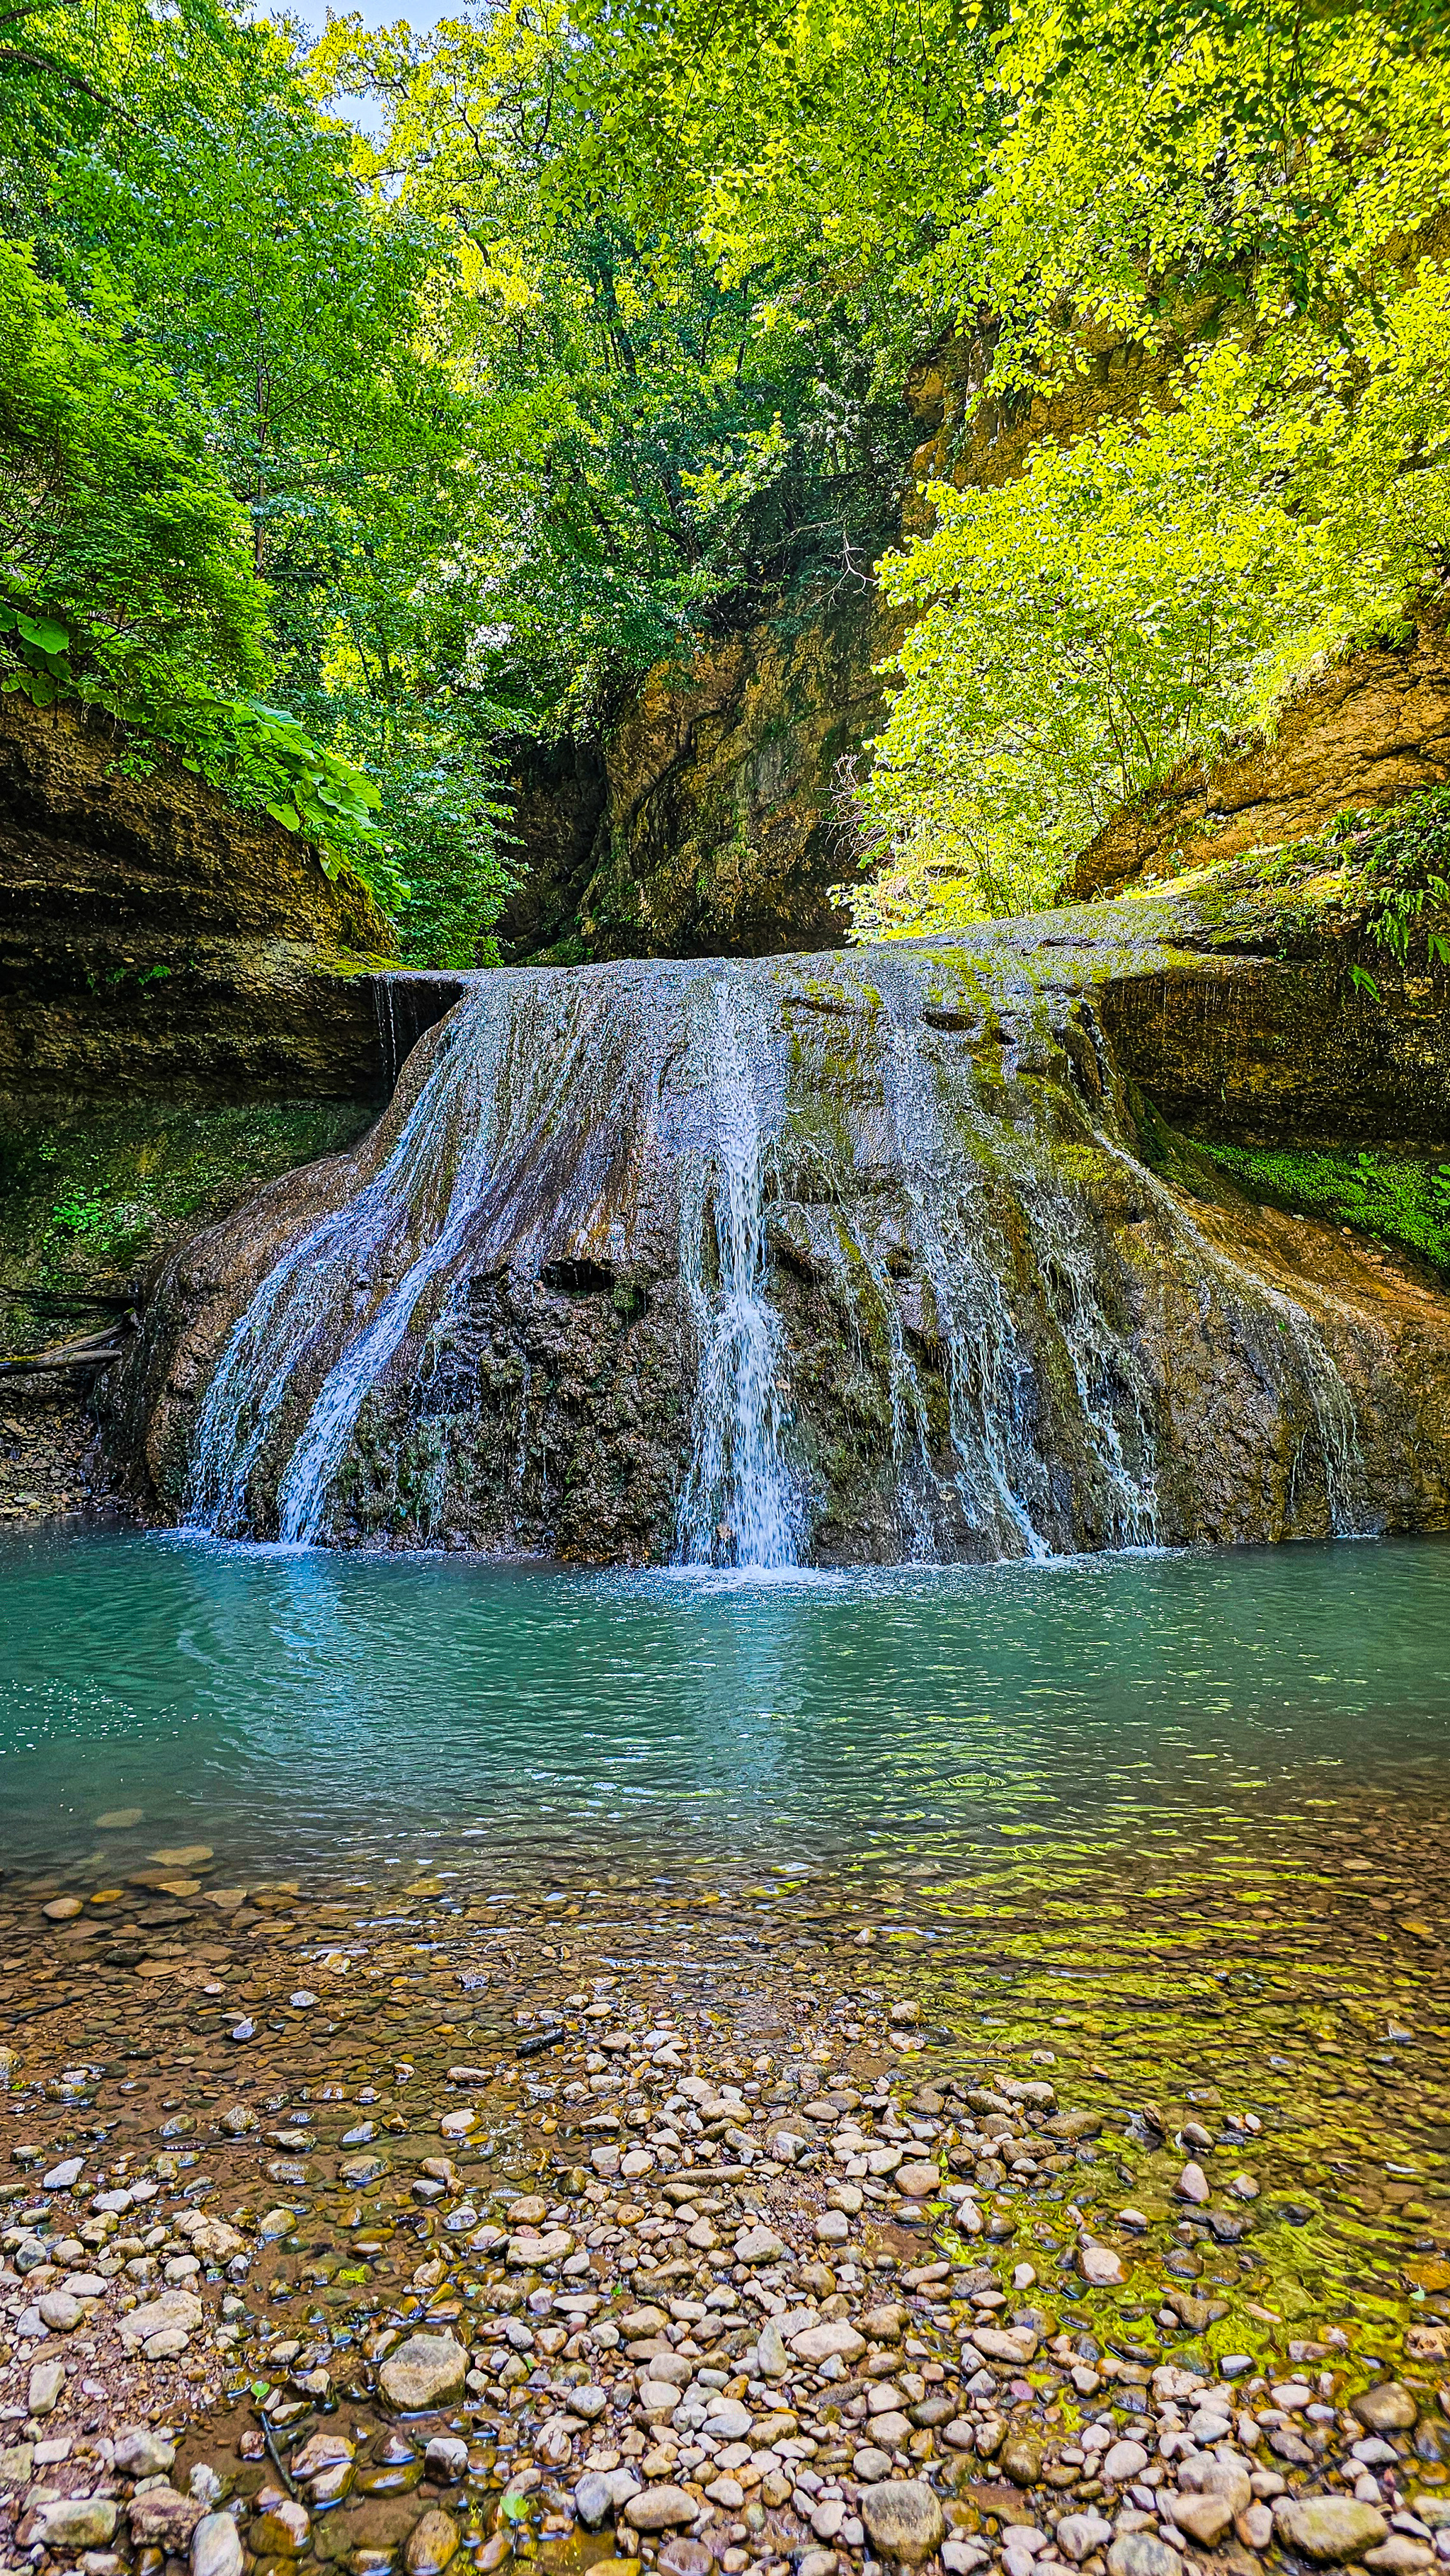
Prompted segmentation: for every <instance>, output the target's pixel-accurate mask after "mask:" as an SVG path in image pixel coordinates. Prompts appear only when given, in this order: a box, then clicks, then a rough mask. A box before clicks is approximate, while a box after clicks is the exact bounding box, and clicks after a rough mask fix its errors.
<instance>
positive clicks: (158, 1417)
mask: <svg viewBox="0 0 1450 2576" xmlns="http://www.w3.org/2000/svg"><path fill="white" fill-rule="evenodd" d="M1354 939H1355V930H1354V926H1353V919H1352V913H1351V912H1350V910H1348V909H1347V908H1346V907H1345V906H1344V905H1343V904H1342V903H1341V902H1340V901H1339V900H1338V895H1337V892H1336V890H1335V888H1334V887H1333V886H1332V885H1331V884H1324V883H1316V881H1314V880H1312V879H1308V878H1306V879H1304V880H1303V881H1302V882H1300V883H1298V884H1296V885H1294V886H1292V887H1287V886H1283V885H1280V886H1279V887H1277V888H1276V889H1274V890H1273V891H1271V892H1265V891H1264V889H1263V888H1261V887H1260V886H1258V885H1256V884H1255V883H1254V882H1253V881H1252V879H1251V878H1250V877H1238V878H1236V877H1235V876H1234V875H1233V874H1232V872H1229V873H1228V874H1226V875H1224V876H1221V877H1220V878H1219V879H1216V880H1214V881H1212V882H1211V883H1209V884H1206V885H1205V884H1203V883H1199V884H1197V885H1195V886H1193V887H1191V888H1190V887H1185V888H1184V889H1183V890H1181V891H1169V892H1166V893H1164V894H1161V895H1159V896H1156V897H1139V898H1130V899H1127V900H1124V901H1120V902H1119V903H1118V904H1116V905H1112V904H1110V905H1103V906H1093V907H1088V908H1086V909H1080V910H1078V911H1066V912H1062V913H1058V914H1049V915H1044V916H1040V917H1037V918H1034V919H1032V920H1030V921H1024V922H1017V923H998V924H986V925H983V926H982V928H981V930H980V932H978V933H975V934H974V935H973V937H972V939H971V941H970V942H969V943H966V942H959V943H954V942H951V941H926V942H921V943H901V944H900V945H898V946H894V947H892V948H890V949H884V950H877V951H869V950H857V951H853V952H851V954H850V955H849V956H846V957H841V956H839V955H834V956H833V955H831V954H829V953H827V954H824V955H821V954H818V955H816V956H804V957H802V956H793V957H790V958H787V959H780V960H769V961H758V962H756V963H752V964H743V965H742V964H739V963H735V964H731V963H727V962H725V961H719V960H714V961H702V962H701V963H699V964H698V965H689V964H681V965H663V964H661V965H650V964H632V965H628V966H616V967H610V968H607V969H606V968H599V967H594V968H583V969H576V970H573V971H572V972H560V971H558V970H549V969H543V970H539V969H533V970H512V971H506V972H504V973H502V974H498V975H494V976H490V977H483V978H480V979H479V980H478V982H477V984H476V985H475V986H474V987H473V988H472V989H471V990H470V991H469V992H468V993H466V994H465V996H464V998H463V999H462V1001H461V1002H460V1003H459V1005H458V1007H457V1008H456V1010H455V1011H454V1012H453V1013H451V1014H450V1016H449V1017H448V1018H447V1019H446V1020H445V1021H443V1022H442V1023H441V1024H440V1025H439V1026H438V1027H437V1028H436V1029H435V1030H433V1031H432V1032H430V1033H429V1034H428V1035H426V1036H425V1037H424V1039H423V1040H422V1042H421V1043H420V1045H419V1046H418V1048H417V1049H416V1050H415V1052H414V1054H413V1056H412V1058H411V1059H410V1061H409V1064H408V1066H407V1067H406V1069H405V1072H404V1075H403V1078H402V1081H401V1082H400V1085H399V1090H398V1094H397V1096H396V1098H395V1100H394V1102H393V1104H392V1106H391V1108H390V1109H389V1111H388V1113H387V1116H386V1117H385V1118H384V1120H383V1121H382V1123H381V1124H380V1126H379V1127H378V1128H377V1129H376V1131H375V1132H374V1133H373V1134H372V1135H371V1136H370V1137H368V1138H367V1139H365V1140H364V1141H363V1142H362V1143H361V1144H360V1145H359V1146H358V1147H357V1148H356V1149H355V1150H354V1151H353V1152H352V1153H351V1154H347V1155H343V1156H339V1157H334V1158H333V1159H331V1160H330V1161H328V1162H324V1163H320V1164H317V1165H314V1166H313V1167H312V1168H311V1169H310V1170H308V1171H303V1172H299V1173H294V1174H291V1175H289V1176H288V1177H287V1178H286V1179H284V1180H281V1181H279V1182H277V1183H275V1184H274V1185H273V1186H272V1187H271V1188H270V1189H269V1190H267V1191H265V1192H263V1193H262V1194H261V1196H260V1197H258V1198H257V1199H255V1200H253V1201H252V1202H251V1203H250V1204H249V1205H247V1206H245V1207H243V1208H240V1209H239V1210H237V1211H236V1213H235V1214H234V1215H233V1216H231V1217H229V1218H228V1219H226V1220H225V1221H224V1222H223V1223H222V1224H221V1225H220V1226H218V1227H216V1228H213V1229H211V1230H210V1231H208V1232H205V1233H203V1234H201V1235H199V1236H197V1237H195V1238H194V1239H192V1240H191V1241H189V1242H188V1243H186V1244H185V1245H184V1246H183V1247H181V1248H179V1249H178V1251H177V1252H176V1254H175V1255H174V1256H173V1257H172V1259H171V1261H170V1263H169V1264H168V1266H167V1269H166V1271H165V1274H164V1277H163V1279H162V1280H161V1283H160V1285H159V1289H158V1292H157V1295H156V1297H155V1299H154V1301H153V1304H152V1307H151V1310H150V1313H149V1316H148V1320H147V1325H146V1329H145V1332H144V1334H143V1336H142V1339H141V1341H140V1343H139V1344H138V1346H137V1349H136V1351H135V1354H134V1356H133V1357H132V1358H131V1359H130V1360H128V1362H127V1363H126V1364H125V1366H124V1368H123V1369H122V1370H121V1371H118V1372H117V1375H116V1379H115V1382H114V1385H113V1388H112V1391H111V1395H110V1399H109V1400H110V1402H111V1404H112V1405H113V1407H114V1421H115V1430H114V1435H113V1436H114V1438H115V1441H116V1444H117V1450H118V1454H120V1455H123V1456H124V1457H125V1458H126V1459H127V1460H128V1461H129V1469H130V1473H131V1476H132V1478H133V1480H134V1485H135V1490H136V1491H137V1493H138V1495H139V1497H140V1499H141V1500H142V1502H143V1504H144V1506H145V1507H146V1508H148V1509H151V1510H155V1511H159V1512H160V1513H162V1514H163V1516H165V1515H170V1514H173V1513H175V1512H176V1511H177V1509H178V1508H179V1506H180V1505H181V1502H182V1499H183V1497H184V1496H185V1497H187V1498H188V1507H189V1508H190V1509H191V1510H193V1511H197V1512H200V1513H202V1514H203V1516H204V1517H206V1518H207V1519H209V1520H210V1522H211V1523H212V1525H214V1526H215V1527H217V1528H218V1529H220V1530H224V1531H225V1530H232V1531H251V1532H256V1533H259V1534H264V1535H265V1534H273V1533H277V1532H279V1531H280V1533H281V1534H282V1535H283V1536H285V1537H289V1538H299V1537H300V1538H319V1537H320V1538H324V1539H327V1540H330V1541H332V1542H333V1543H336V1544H342V1545H348V1544H358V1543H369V1544H377V1543H379V1542H382V1543H386V1544H392V1545H399V1546H414V1545H420V1544H424V1545H437V1544H446V1545H452V1546H476V1547H484V1548H491V1549H505V1550H526V1551H560V1552H562V1553H565V1554H569V1555H578V1556H583V1557H590V1558H595V1559H605V1560H609V1559H638V1558H646V1559H648V1558H657V1557H659V1556H661V1555H663V1554H666V1553H668V1552H669V1551H670V1550H671V1549H672V1548H681V1547H682V1548H683V1549H684V1551H685V1553H686V1554H687V1555H691V1556H695V1557H701V1556H703V1557H706V1558H713V1559H715V1560H717V1561H720V1560H723V1561H731V1560H732V1559H733V1558H736V1557H739V1558H742V1559H744V1560H746V1561H750V1562H757V1563H758V1562H765V1563H769V1562H779V1561H782V1560H783V1558H784V1557H787V1556H789V1555H791V1554H793V1553H795V1552H797V1551H798V1552H799V1553H801V1554H803V1555H805V1556H809V1557H812V1558H815V1559H817V1560H821V1561H857V1560H861V1559H867V1560H871V1559H891V1558H896V1557H901V1556H906V1555H913V1554H927V1555H931V1554H936V1555H940V1556H943V1557H982V1556H993V1555H1001V1554H1007V1555H1012V1554H1023V1553H1028V1552H1035V1551H1038V1550H1057V1549H1064V1548H1066V1549H1072V1548H1079V1547H1100V1546H1111V1545H1120V1544H1123V1543H1125V1542H1132V1541H1142V1540H1145V1539H1149V1538H1153V1539H1157V1540H1161V1541H1164V1542H1182V1541H1192V1540H1214V1541H1227V1540H1233V1541H1245V1540H1265V1539H1277V1538H1284V1537H1293V1536H1324V1535H1328V1534H1331V1533H1347V1532H1350V1531H1353V1530H1362V1529H1370V1528H1442V1527H1445V1526H1447V1524H1450V1298H1447V1296H1446V1294H1445V1291H1444V1287H1443V1285H1441V1284H1440V1283H1439V1282H1438V1281H1437V1280H1436V1279H1435V1278H1434V1277H1433V1276H1432V1275H1431V1273H1430V1272H1429V1271H1428V1270H1427V1269H1426V1267H1425V1265H1424V1264H1423V1262H1421V1261H1418V1260H1417V1259H1415V1258H1413V1257H1411V1256H1408V1255H1406V1254H1405V1253H1402V1252H1401V1251H1399V1250H1397V1249H1395V1248H1393V1247H1387V1246H1385V1245H1382V1244H1375V1243H1371V1242H1368V1241H1366V1240H1364V1239H1363V1238H1362V1237H1357V1236H1349V1235H1347V1234H1345V1233H1342V1232H1341V1231H1340V1229H1339V1228H1338V1227H1337V1226H1335V1225H1334V1224H1332V1223H1329V1222H1325V1221H1323V1220H1322V1219H1321V1218H1317V1217H1315V1216H1313V1215H1310V1214H1308V1213H1306V1210H1305V1206H1304V1203H1303V1201H1302V1199H1300V1200H1297V1201H1292V1200H1291V1203H1290V1204H1289V1205H1288V1206H1284V1205H1282V1204H1274V1203H1272V1201H1271V1200H1270V1199H1268V1198H1266V1197H1263V1196H1259V1195H1256V1194H1254V1193H1252V1192H1251V1191H1250V1190H1249V1189H1248V1188H1246V1187H1244V1186H1243V1185H1242V1184H1241V1182H1240V1181H1238V1180H1237V1179H1235V1178H1234V1177H1233V1176H1232V1175H1231V1173H1229V1172H1228V1171H1226V1170H1225V1169H1224V1166H1223V1162H1222V1159H1221V1155H1222V1154H1223V1153H1224V1152H1233V1151H1242V1150H1244V1148H1245V1144H1246V1141H1251V1140H1254V1139H1264V1138H1271V1139H1272V1138H1275V1137H1279V1138H1282V1137H1284V1136H1289V1137H1292V1138H1293V1139H1294V1140H1296V1142H1297V1143H1298V1144H1299V1145H1300V1146H1301V1147H1302V1145H1303V1144H1304V1143H1305V1142H1306V1141H1308V1140H1310V1139H1318V1140H1319V1141H1320V1143H1321V1144H1322V1145H1323V1147H1324V1148H1325V1149H1326V1150H1328V1151H1330V1152H1338V1153H1343V1151H1344V1149H1345V1140H1346V1138H1347V1137H1348V1138H1353V1137H1363V1138H1366V1139H1368V1138H1373V1139H1375V1140H1376V1142H1377V1143H1383V1142H1384V1141H1385V1140H1387V1139H1398V1140H1400V1143H1401V1146H1402V1148H1403V1149H1404V1150H1405V1151H1406V1153H1408V1154H1410V1156H1411V1159H1413V1156H1414V1154H1415V1153H1418V1154H1419V1156H1420V1160H1421V1162H1422V1163H1423V1162H1424V1161H1425V1160H1426V1159H1427V1154H1426V1143H1425V1140H1427V1139H1431V1138H1433V1139H1434V1140H1435V1143H1434V1145H1433V1146H1431V1147H1430V1148H1429V1149H1428V1150H1429V1154H1430V1155H1433V1153H1435V1152H1440V1153H1443V1151H1444V1139H1445V1138H1446V1136H1447V1134H1450V1034H1447V1018H1446V1013H1445V1009H1444V992H1443V989H1442V987H1443V979H1440V981H1439V983H1435V982H1433V980H1432V982H1431V984H1430V985H1428V986H1427V988H1426V989H1425V990H1424V991H1421V990H1419V989H1418V988H1417V987H1414V986H1413V985H1403V986H1402V985H1400V984H1397V983H1395V982H1394V980H1393V979H1390V978H1386V979H1385V980H1384V982H1383V983H1382V985H1381V987H1380V993H1379V997H1378V998H1377V999H1376V998H1375V997H1374V996H1372V995H1370V994H1368V993H1366V992H1364V991H1363V990H1362V989H1359V988H1357V987H1356V986H1355V984H1354V982H1353V980H1352V977H1351V975H1350V973H1349V967H1350V964H1351V963H1352V961H1353V958H1354V955H1355V949H1354ZM1432 1167H1433V1166H1432ZM1446 1249H1447V1253H1450V1239H1447V1245H1446Z"/></svg>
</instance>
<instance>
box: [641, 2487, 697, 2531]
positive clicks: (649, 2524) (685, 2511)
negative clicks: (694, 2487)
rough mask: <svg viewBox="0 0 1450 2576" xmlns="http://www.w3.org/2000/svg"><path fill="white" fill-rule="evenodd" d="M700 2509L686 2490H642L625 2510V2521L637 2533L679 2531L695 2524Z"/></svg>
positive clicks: (655, 2488)
mask: <svg viewBox="0 0 1450 2576" xmlns="http://www.w3.org/2000/svg"><path fill="white" fill-rule="evenodd" d="M699 2510H700V2508H699V2506H698V2505H697V2504H696V2502H695V2499H694V2497H693V2496H692V2495H686V2493H685V2490H684V2488H683V2487H666V2486H658V2487H642V2488H641V2489H640V2492H639V2494H638V2495H632V2496H631V2497H630V2499H629V2502H628V2503H627V2505H626V2506H625V2508H624V2519H625V2521H626V2522H627V2523H630V2524H631V2525H632V2526H633V2528H634V2529H635V2530H636V2531H678V2530H680V2529H681V2528H682V2527H683V2526H684V2525H685V2524H687V2523H691V2522H693V2521H694V2519H695V2516H696V2514H697V2513H698V2512H699Z"/></svg>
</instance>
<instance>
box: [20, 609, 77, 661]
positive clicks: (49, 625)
mask: <svg viewBox="0 0 1450 2576" xmlns="http://www.w3.org/2000/svg"><path fill="white" fill-rule="evenodd" d="M15 625H16V630H17V632H18V633H19V634H21V635H23V636H24V638H25V641H26V643H27V644H33V645H34V646H35V649H36V651H37V652H38V653H64V652H65V651H66V650H67V648H68V646H69V644H70V636H69V634H68V633H67V631H66V629H65V627H63V626H57V625H56V623H55V620H54V618H50V617H25V616H21V615H18V614H17V616H16V619H15Z"/></svg>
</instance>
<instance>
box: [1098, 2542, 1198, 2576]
mask: <svg viewBox="0 0 1450 2576" xmlns="http://www.w3.org/2000/svg"><path fill="white" fill-rule="evenodd" d="M1108 2576H1183V2561H1182V2559H1181V2558H1180V2557H1179V2555H1178V2552H1177V2550H1176V2549H1170V2548H1169V2546H1168V2543H1167V2541H1166V2540H1156V2539H1155V2538H1154V2536H1153V2534H1152V2532H1151V2531H1127V2532H1124V2534H1123V2536H1122V2538H1121V2540H1115V2541H1114V2542H1113V2545H1112V2548H1111V2549H1110V2550H1109V2551H1108Z"/></svg>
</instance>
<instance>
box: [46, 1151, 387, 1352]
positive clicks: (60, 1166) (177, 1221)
mask: <svg viewBox="0 0 1450 2576" xmlns="http://www.w3.org/2000/svg"><path fill="white" fill-rule="evenodd" d="M372 1116H373V1112H372V1111H370V1110H367V1109H363V1108H359V1107H358V1106H357V1104H356V1103H354V1102H343V1101H336V1100H302V1101H287V1102H273V1103H266V1104H253V1105H251V1106H249V1107H245V1108H239V1107H223V1108H213V1109H181V1108H170V1107H168V1106H166V1105H165V1104H164V1103H161V1102H157V1101H147V1102H144V1103H141V1104H138V1105H137V1106H135V1107H132V1108H129V1109H117V1110H105V1109H101V1108H98V1107H97V1106H96V1104H95V1103H93V1102H86V1103H84V1104H77V1105H76V1106H74V1107H72V1108H67V1109H60V1110H57V1109H46V1110H42V1109H39V1108H37V1106H36V1105H35V1104H34V1103H31V1102H23V1101H14V1100H12V1101H5V1102H0V1278H3V1280H4V1281H5V1282H6V1283H7V1284H8V1285H10V1286H11V1287H15V1286H25V1287H30V1288H37V1289H43V1290H46V1291H49V1292H51V1293H52V1294H54V1293H74V1294H76V1295H84V1294H85V1293H86V1292H87V1291H88V1290H90V1289H110V1290H113V1291H114V1290H118V1289H120V1288H123V1287H124V1286H125V1285H126V1284H127V1283H128V1282H129V1280H130V1279H131V1278H132V1277H134V1275H135V1274H136V1273H137V1272H138V1271H139V1270H142V1269H144V1268H145V1266H146V1265H147V1263H149V1262H150V1261H151V1260H153V1259H154V1258H155V1257H156V1255H157V1254H158V1253H159V1252H160V1251H162V1250H163V1249H164V1247H165V1246H166V1244H167V1243H169V1242H170V1241H171V1240H172V1238H173V1237H174V1236H175V1235H176V1234H178V1233H179V1232H180V1231H181V1230H182V1229H183V1228H184V1227H187V1226H192V1225H196V1224H200V1223H205V1222H206V1220H207V1219H208V1218H211V1217H215V1216H220V1215H221V1214H222V1213H223V1212H224V1211H225V1210H226V1209H227V1208H229V1207H231V1206H232V1205H234V1204H235V1202H236V1201H237V1200H238V1199H239V1198H241V1197H243V1196H245V1195H246V1194H247V1193H249V1192H250V1191H252V1190H255V1189H260V1188H261V1187H262V1186H263V1184H264V1183H265V1182H267V1181H270V1180H274V1179H275V1178H276V1177H277V1175H278V1174H279V1173H280V1172H285V1171H291V1170H293V1169H295V1167H296V1166H297V1165H298V1164H299V1163H308V1162H312V1161H315V1159H316V1158H317V1157H318V1156H319V1155H321V1154H328V1153H335V1152H337V1151H338V1150H339V1149H340V1148H341V1147H343V1146H346V1145H349V1144H351V1143H352V1142H353V1140H354V1139H355V1138H356V1137H357V1136H358V1135H360V1134H361V1132H362V1130H363V1128H364V1127H366V1126H368V1125H369V1124H370V1123H371V1120H372ZM0 1312H3V1316H4V1321H3V1322H0V1341H3V1342H4V1343H5V1344H6V1345H8V1347H10V1348H12V1349H13V1348H20V1347H23V1346H24V1345H25V1344H27V1343H28V1342H29V1341H30V1340H31V1339H32V1338H33V1335H34V1327H35V1315H34V1312H33V1310H32V1309H31V1308H30V1307H29V1306H28V1305H26V1304H24V1303H23V1302H22V1303H20V1304H17V1305H12V1306H9V1307H7V1308H5V1309H3V1310H0Z"/></svg>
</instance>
